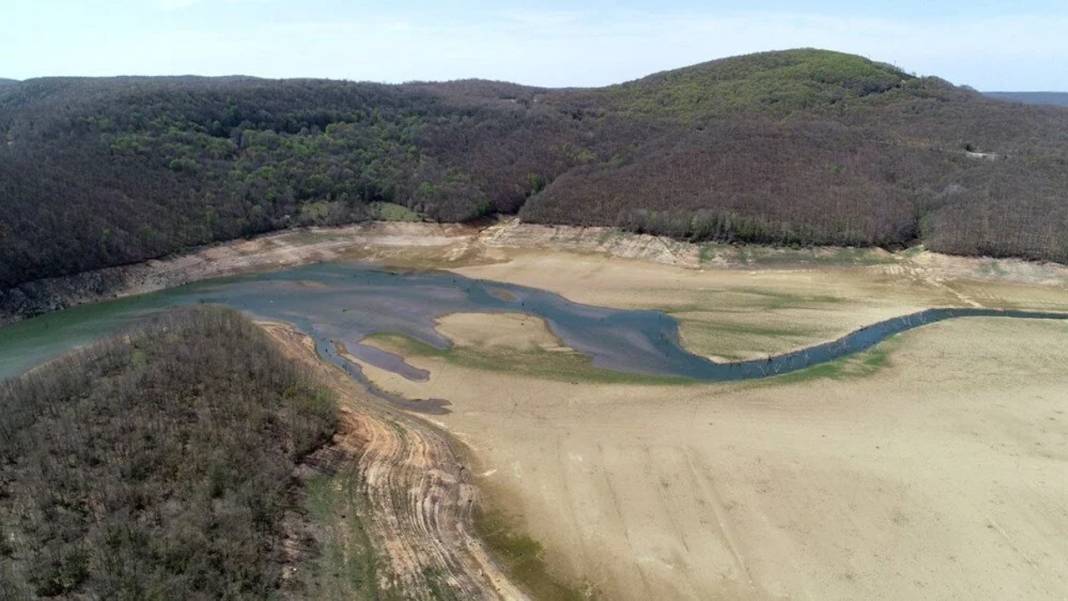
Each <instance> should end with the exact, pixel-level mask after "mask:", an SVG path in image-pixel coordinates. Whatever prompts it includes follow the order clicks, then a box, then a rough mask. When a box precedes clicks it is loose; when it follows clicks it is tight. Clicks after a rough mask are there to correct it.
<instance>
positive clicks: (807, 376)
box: [772, 335, 901, 384]
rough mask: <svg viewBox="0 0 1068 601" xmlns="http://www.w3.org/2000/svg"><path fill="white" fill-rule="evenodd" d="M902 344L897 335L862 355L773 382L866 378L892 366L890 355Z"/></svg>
mask: <svg viewBox="0 0 1068 601" xmlns="http://www.w3.org/2000/svg"><path fill="white" fill-rule="evenodd" d="M900 344H901V341H900V338H899V337H898V336H897V335H895V336H892V337H890V338H887V339H886V340H884V341H882V342H880V343H879V344H877V345H876V346H875V347H874V348H871V349H869V350H867V351H864V352H862V353H857V354H855V355H851V356H849V357H843V358H841V359H837V360H835V361H829V362H827V363H821V364H819V365H813V366H812V367H809V368H807V369H802V370H800V371H795V372H793V373H789V374H785V375H782V376H777V377H775V378H772V380H773V381H774V382H775V383H776V384H793V383H797V382H807V381H811V380H820V379H828V380H852V379H856V378H865V377H868V376H870V375H872V374H875V373H876V372H878V371H880V370H882V369H884V368H886V367H887V366H889V365H891V364H892V363H891V361H890V354H891V353H892V352H893V351H894V350H895V349H896V348H897V347H898V345H900Z"/></svg>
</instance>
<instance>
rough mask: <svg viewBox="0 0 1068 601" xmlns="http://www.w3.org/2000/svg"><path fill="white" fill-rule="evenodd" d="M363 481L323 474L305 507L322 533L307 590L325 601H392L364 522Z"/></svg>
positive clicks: (349, 474) (347, 474) (350, 474)
mask: <svg viewBox="0 0 1068 601" xmlns="http://www.w3.org/2000/svg"><path fill="white" fill-rule="evenodd" d="M358 485H359V481H358V479H357V476H356V473H355V471H354V470H345V471H342V472H339V473H337V474H336V475H333V476H327V475H318V476H315V477H313V478H311V479H310V480H309V481H308V482H307V485H306V490H307V497H306V499H305V503H304V507H305V510H306V511H307V512H308V517H309V518H310V519H311V520H312V522H313V523H314V524H315V525H316V527H318V528H320V529H322V531H323V532H324V534H325V536H324V537H323V541H322V547H321V548H320V554H319V556H318V557H316V558H315V560H314V561H313V562H312V563H311V565H310V566H309V567H308V568H307V569H306V570H305V573H304V575H303V579H304V582H305V583H306V584H305V588H304V590H307V591H308V592H309V593H311V594H312V596H313V597H314V598H315V599H322V600H325V601H333V600H337V601H350V600H356V601H364V600H367V601H370V600H378V599H389V598H392V597H389V596H386V595H384V593H383V592H382V591H379V590H378V585H377V578H376V563H377V559H376V556H375V553H374V548H373V546H372V544H371V540H370V538H369V537H368V535H367V531H366V530H364V528H363V524H362V523H361V521H360V515H361V513H362V511H361V507H360V500H361V498H362V497H361V496H360V492H359V487H358Z"/></svg>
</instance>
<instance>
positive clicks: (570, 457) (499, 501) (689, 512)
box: [365, 248, 1068, 600]
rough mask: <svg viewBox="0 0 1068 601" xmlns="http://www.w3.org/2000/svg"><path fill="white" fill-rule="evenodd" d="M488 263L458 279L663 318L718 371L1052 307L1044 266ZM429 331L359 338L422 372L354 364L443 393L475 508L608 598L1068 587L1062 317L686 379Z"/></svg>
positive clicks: (412, 389) (547, 347) (591, 260)
mask: <svg viewBox="0 0 1068 601" xmlns="http://www.w3.org/2000/svg"><path fill="white" fill-rule="evenodd" d="M493 254H495V260H494V261H485V262H481V263H478V264H473V265H467V266H458V267H453V268H454V269H455V270H456V271H458V272H459V273H462V274H464V275H467V276H470V277H478V278H485V279H490V280H499V281H502V282H509V283H515V284H522V285H526V286H533V287H539V288H545V289H548V290H552V291H555V292H557V293H560V294H562V295H563V296H565V297H567V298H569V299H571V300H575V301H579V302H585V303H594V304H598V305H606V306H615V307H625V308H657V309H662V310H665V311H668V312H669V313H671V314H672V315H675V316H677V317H679V318H680V319H681V320H682V322H683V328H682V336H683V342H684V343H685V344H686V345H687V346H688V347H689V349H690V350H691V351H694V352H698V353H701V354H705V355H708V356H714V357H738V358H744V357H751V356H754V355H756V356H759V354H761V353H766V352H781V351H783V350H789V349H790V348H795V347H796V346H800V345H805V344H812V343H814V342H819V341H822V340H826V339H829V338H834V337H837V336H840V335H841V334H842V333H844V332H847V331H849V330H851V329H854V328H856V327H860V326H863V325H864V324H867V323H871V322H872V321H875V320H878V319H884V318H886V317H890V316H893V315H900V314H902V313H905V312H909V311H913V310H917V309H920V308H923V307H928V306H988V307H1014V308H1017V307H1026V308H1036V309H1045V310H1064V309H1065V308H1068V292H1066V291H1065V287H1064V282H1063V280H1060V279H1058V278H1057V277H1054V276H1056V272H1053V273H1054V276H1050V274H1049V273H1046V274H1044V275H1043V276H1042V277H1034V276H1033V274H1030V273H1021V272H1026V271H1027V269H1028V268H1026V267H1024V268H1020V270H1018V271H1017V272H1015V273H1011V274H1008V275H1006V276H1005V277H1000V276H997V275H991V274H990V273H989V270H987V269H981V268H979V267H978V266H977V264H975V263H971V264H967V265H961V264H956V263H955V262H954V261H951V260H946V261H943V264H942V265H937V266H934V267H932V266H930V265H925V264H924V261H927V259H924V258H922V257H921V258H915V259H913V258H905V257H901V258H894V257H890V258H889V259H888V260H885V261H884V260H882V258H880V260H878V261H873V262H863V263H862V264H857V263H855V262H849V263H848V264H846V263H842V262H838V263H836V264H830V265H815V266H814V265H804V264H795V265H782V264H770V265H769V264H755V265H751V266H748V267H744V268H739V267H737V266H729V267H719V266H707V265H706V266H705V267H703V268H702V269H695V268H693V267H692V266H690V267H683V266H678V265H674V266H673V265H665V264H662V263H656V262H652V261H647V260H628V259H622V258H619V257H613V256H610V255H607V254H602V253H590V252H581V253H579V252H542V251H532V250H530V249H523V248H504V249H501V248H497V249H495V250H494V251H493ZM950 266H952V269H951V268H950ZM1005 269H1006V270H1010V269H1012V266H1009V267H1006V268H1005ZM978 292H982V295H981V296H980V295H979V294H978ZM517 324H522V325H517ZM439 332H440V333H442V334H443V335H445V336H446V337H449V338H451V339H452V341H453V342H454V344H455V346H454V347H453V350H452V351H450V352H446V353H434V354H429V353H421V352H420V351H419V350H418V349H417V348H415V347H413V346H411V345H406V344H403V341H402V340H400V339H396V338H388V337H387V338H376V339H374V340H369V341H368V344H372V345H377V346H380V347H381V348H383V349H385V350H390V351H393V352H397V353H400V354H402V355H404V356H405V359H406V360H407V361H409V362H410V363H411V364H413V365H415V366H416V367H418V368H420V369H425V370H427V372H428V373H429V374H430V375H429V379H428V380H427V381H426V382H413V381H409V380H406V379H404V378H402V377H399V376H397V375H395V374H392V373H390V372H387V371H384V370H380V369H376V368H374V367H372V366H366V368H365V369H366V373H367V374H368V376H369V377H370V378H371V379H372V380H373V381H374V382H375V383H376V385H378V386H380V387H382V388H384V389H387V390H390V391H392V392H395V393H398V394H401V395H403V396H409V397H411V398H422V397H443V398H447V399H448V400H449V401H450V402H451V403H452V405H451V406H450V409H451V410H452V412H451V413H449V414H446V415H441V416H435V417H433V418H432V419H433V420H434V421H435V422H437V423H438V424H440V425H441V426H443V427H444V428H446V429H447V430H448V431H449V432H451V433H452V434H453V435H455V436H456V437H457V438H458V439H459V440H461V441H462V442H464V443H465V444H466V445H467V446H468V447H469V448H470V449H471V451H472V454H473V456H474V457H475V458H476V459H477V460H478V462H479V463H480V468H479V471H480V474H481V475H480V478H479V479H478V484H479V485H480V487H481V488H482V489H483V490H484V491H485V492H486V494H488V495H489V498H490V499H491V501H492V502H491V505H492V506H494V507H497V508H499V509H500V510H502V511H505V512H507V513H509V514H510V516H511V519H513V520H514V522H515V524H517V525H518V526H519V527H521V528H523V529H524V530H525V531H526V532H527V533H529V534H530V535H531V536H533V537H534V538H535V539H537V540H538V541H539V542H541V543H542V544H543V545H544V547H545V550H546V557H547V558H548V559H549V561H550V565H551V566H552V568H553V569H554V570H556V571H557V572H558V574H560V575H561V576H562V577H566V578H567V579H568V580H570V581H572V582H575V583H578V585H579V586H580V587H581V586H584V587H586V588H588V589H589V590H592V591H595V592H598V593H599V594H600V595H602V596H603V597H604V598H610V599H717V598H724V599H786V598H789V599H843V600H844V599H887V600H889V599H902V598H924V599H961V598H969V599H1006V598H1027V599H1061V598H1063V594H1064V591H1065V590H1068V567H1066V566H1068V540H1066V539H1065V538H1064V537H1063V536H1059V535H1058V534H1057V533H1062V532H1068V510H1066V509H1065V508H1066V507H1068V479H1066V478H1064V474H1065V473H1066V472H1068V370H1066V369H1065V368H1064V365H1068V344H1066V342H1068V324H1065V323H1063V322H1058V321H1053V320H1049V321H1046V320H1038V321H1029V320H1006V319H988V318H965V319H959V320H952V321H949V322H942V323H938V324H934V325H930V326H925V327H923V328H919V329H916V330H912V331H909V332H906V333H903V334H900V335H897V336H895V337H893V338H891V339H889V340H887V341H885V342H883V343H881V344H880V345H878V346H876V347H875V348H873V349H871V350H869V351H867V352H864V353H861V354H858V355H855V356H852V357H849V358H847V359H844V360H840V361H837V362H835V363H832V364H829V365H826V366H819V367H816V368H813V369H810V370H808V371H803V372H798V373H795V374H791V375H787V376H783V377H779V378H772V379H768V380H761V381H751V382H744V383H733V384H732V383H723V384H685V385H680V384H677V383H670V384H666V383H657V382H640V381H639V382H606V381H603V380H596V379H593V378H584V377H583V374H582V372H581V371H578V370H573V371H567V370H559V369H545V370H538V369H537V368H530V369H511V368H510V367H509V366H511V365H513V364H514V363H515V361H516V358H517V357H521V358H522V359H523V361H524V362H526V363H528V364H532V365H534V364H537V362H538V361H539V357H542V358H544V359H545V360H546V361H548V362H549V364H552V362H553V361H556V362H559V361H561V356H564V357H566V356H567V355H569V353H567V352H566V349H565V350H564V351H561V350H560V349H559V347H558V345H557V344H556V343H555V341H554V340H553V339H552V337H551V336H550V335H549V333H548V332H546V331H545V329H544V325H543V324H541V323H540V322H539V321H538V320H535V319H531V318H527V317H523V316H520V315H513V316H511V317H507V318H503V317H501V316H494V317H489V316H485V315H482V316H479V315H460V316H453V317H451V318H448V319H446V320H443V322H442V323H440V324H439ZM524 332H530V334H529V335H528V336H527V337H525V338H524ZM505 335H506V336H505ZM502 337H505V338H507V340H508V342H507V343H503V342H502V341H501V338H502ZM472 357H482V360H478V361H476V360H472ZM495 359H497V360H495Z"/></svg>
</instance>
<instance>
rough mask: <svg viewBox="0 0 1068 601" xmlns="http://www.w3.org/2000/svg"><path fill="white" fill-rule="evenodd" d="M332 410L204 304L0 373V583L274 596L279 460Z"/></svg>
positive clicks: (321, 395)
mask: <svg viewBox="0 0 1068 601" xmlns="http://www.w3.org/2000/svg"><path fill="white" fill-rule="evenodd" d="M335 419H336V418H335V411H334V405H333V401H332V399H331V398H330V396H328V394H327V393H326V392H324V390H323V389H321V388H319V387H318V386H317V385H316V384H315V383H314V382H313V381H311V380H310V379H309V378H308V377H306V375H305V374H304V373H302V372H301V371H299V370H298V369H297V368H295V367H294V366H293V364H291V363H290V362H288V361H287V360H286V359H285V358H284V357H283V356H282V355H281V353H280V352H279V351H278V350H277V349H275V348H274V347H273V346H272V344H271V343H270V342H269V341H268V340H267V339H266V337H265V334H263V333H262V332H261V331H260V330H259V329H258V328H256V327H255V326H254V325H253V324H251V323H250V322H249V321H247V320H246V319H244V318H243V317H241V316H240V315H238V314H236V313H234V312H232V311H229V310H224V309H218V308H210V307H201V308H196V309H188V310H180V311H176V312H173V313H168V314H165V315H163V316H162V317H159V318H157V319H155V320H154V321H153V322H152V323H150V324H149V325H147V326H145V327H143V329H140V330H137V331H132V332H130V333H128V334H127V335H125V336H123V337H120V338H116V339H114V340H111V341H109V342H104V343H100V344H97V345H95V346H92V347H90V348H88V349H85V350H82V351H78V352H76V353H74V354H73V355H70V356H67V357H65V358H61V359H59V360H56V361H54V362H52V363H49V364H47V365H45V366H43V367H41V368H39V369H37V370H35V371H33V372H31V373H30V374H27V375H25V376H22V377H21V378H19V379H15V380H11V381H8V382H3V383H0V599H40V598H52V599H114V600H129V601H135V600H136V601H141V600H145V599H190V600H195V599H203V600H208V599H257V600H260V599H270V598H276V597H277V596H278V595H279V593H280V590H283V589H281V587H283V585H284V584H285V583H284V581H283V575H282V568H283V565H285V562H287V561H292V558H289V557H287V550H286V546H285V536H286V529H285V528H284V527H283V521H284V519H289V520H292V518H291V517H288V518H287V517H286V516H287V513H292V512H293V510H294V509H296V503H297V498H296V492H295V488H296V487H298V486H299V484H298V482H297V481H296V479H295V478H294V477H293V470H294V468H295V466H296V464H297V463H298V462H299V461H300V460H301V458H302V457H304V456H305V455H306V454H308V453H309V452H311V451H312V450H313V449H315V448H317V447H318V446H320V445H322V444H323V443H324V442H325V441H327V440H328V439H329V437H330V436H331V435H332V433H333V431H334V427H335ZM291 529H292V527H291V526H290V530H291ZM299 582H300V581H299V579H293V580H292V581H291V583H290V584H288V585H286V586H299ZM288 592H291V593H296V594H297V595H298V596H299V595H300V591H288Z"/></svg>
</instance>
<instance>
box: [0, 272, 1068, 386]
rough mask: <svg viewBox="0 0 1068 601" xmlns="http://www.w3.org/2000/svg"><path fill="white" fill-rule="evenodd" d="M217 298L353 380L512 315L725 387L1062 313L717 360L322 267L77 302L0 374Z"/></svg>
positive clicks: (517, 296) (638, 365)
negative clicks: (288, 329) (897, 342)
mask: <svg viewBox="0 0 1068 601" xmlns="http://www.w3.org/2000/svg"><path fill="white" fill-rule="evenodd" d="M194 303H216V304H221V305H226V306H229V307H233V308H235V309H239V310H241V311H244V312H246V313H249V314H251V315H253V316H255V317H259V318H263V319H270V320H277V321H283V322H287V323H290V324H292V325H293V326H295V327H296V328H298V329H300V330H301V331H303V332H304V333H306V334H308V335H310V336H311V337H312V338H313V339H314V340H315V343H316V346H317V348H318V349H319V353H320V354H321V355H322V356H323V357H325V358H326V359H328V360H330V361H333V362H334V363H336V364H338V365H340V366H342V367H343V368H345V369H346V370H347V371H348V372H349V373H350V374H352V375H353V376H354V377H356V378H359V379H361V380H362V379H363V377H362V374H361V373H360V371H359V368H358V367H357V366H355V365H354V364H352V363H351V362H349V361H347V360H345V359H344V358H342V357H340V356H339V355H338V352H337V349H338V348H339V345H343V347H344V348H345V349H347V351H348V352H349V353H351V354H352V355H353V356H355V357H357V358H359V359H360V360H362V361H365V362H367V363H369V364H372V365H375V366H377V367H381V368H383V369H387V370H390V371H393V372H396V373H399V374H401V375H403V376H405V377H408V378H412V379H419V378H421V377H425V374H424V373H422V372H421V371H420V370H418V369H416V368H415V367H413V366H411V365H408V364H407V363H405V362H404V360H403V359H402V358H400V357H397V356H395V355H392V354H390V353H386V352H383V351H380V350H378V349H375V348H373V347H370V346H367V345H364V344H362V343H361V341H362V340H363V339H364V338H365V337H367V336H369V335H371V334H377V333H393V334H401V335H404V336H408V337H411V338H413V339H415V340H418V341H420V342H423V343H426V344H429V345H432V346H434V347H435V348H439V349H444V348H447V347H448V345H449V341H448V340H447V339H445V338H444V337H442V336H441V335H440V334H439V333H438V332H437V331H436V330H435V327H434V323H435V320H436V319H438V318H440V317H442V316H444V315H447V314H450V313H457V312H462V313H472V312H483V313H485V312H523V313H529V314H531V315H535V316H538V317H541V318H543V319H544V320H545V321H546V322H547V323H548V324H549V327H550V328H551V329H552V331H553V332H554V333H555V334H556V335H557V336H559V337H560V338H561V339H562V340H563V341H564V343H565V344H567V345H568V346H570V347H572V348H574V349H575V350H577V351H579V352H581V353H584V354H586V355H587V356H589V357H590V358H591V359H592V361H593V364H594V365H595V366H597V367H601V368H605V369H610V370H615V371H620V372H628V373H639V374H651V375H659V376H678V377H684V378H692V379H695V380H708V381H727V380H744V379H752V378H763V377H768V376H772V375H778V374H784V373H789V372H792V371H797V370H800V369H805V368H807V367H811V366H813V365H817V364H820V363H824V362H827V361H832V360H834V359H838V358H840V357H843V356H846V355H849V354H851V353H856V352H859V351H863V350H865V349H868V348H871V347H872V346H874V345H875V344H877V343H879V342H880V341H882V340H884V339H886V338H887V337H889V336H892V335H894V334H897V333H900V332H903V331H906V330H910V329H912V328H916V327H920V326H923V325H926V324H929V323H934V322H937V321H942V320H945V319H950V318H959V317H975V316H979V317H1008V318H1025V319H1068V314H1066V313H1046V312H1039V311H1002V310H997V309H976V308H938V309H929V310H926V311H921V312H918V313H914V314H911V315H905V316H902V317H897V318H893V319H888V320H886V321H882V322H879V323H875V324H872V325H870V326H868V327H865V328H863V329H861V330H858V331H855V332H852V333H850V334H848V335H846V336H843V337H842V338H840V339H838V340H835V341H832V342H828V343H824V344H819V345H816V346H812V347H809V348H805V349H802V350H797V351H794V352H790V353H786V354H782V355H778V356H773V357H769V358H766V359H758V360H752V361H743V362H737V363H716V362H713V361H710V360H709V359H706V358H704V357H700V356H697V355H694V354H692V353H690V352H688V351H686V350H685V349H683V348H682V346H681V345H680V344H679V337H678V323H677V322H676V321H675V320H674V319H673V318H671V317H670V316H668V315H666V314H664V313H662V312H660V311H635V310H621V309H610V308H605V307H595V306H590V305H583V304H579V303H574V302H571V301H569V300H567V299H565V298H563V297H561V296H560V295H558V294H554V293H551V292H547V291H544V290H539V289H536V288H529V287H525V286H518V285H513V284H502V283H495V282H488V281H482V280H475V279H470V278H465V277H463V276H460V275H456V274H453V273H448V272H440V271H424V272H403V273H398V272H391V271H384V270H381V269H379V268H375V267H371V266H367V265H360V264H348V263H344V264H342V263H324V264H318V265H310V266H305V267H299V268H295V269H289V270H286V271H279V272H274V273H267V274H257V275H250V276H242V277H235V278H226V279H219V280H209V281H204V282H199V283H196V284H190V285H187V286H181V287H178V288H173V289H170V290H166V291H162V292H157V293H152V294H146V295H141V296H136V297H130V298H125V299H120V300H116V301H109V302H104V303H96V304H93V305H85V306H81V307H76V308H73V309H68V310H65V311H59V312H56V313H52V314H48V315H44V316H41V317H37V318H34V319H30V320H26V321H23V322H19V323H16V324H14V325H11V326H7V327H4V328H0V378H3V377H10V376H12V375H17V374H19V373H21V372H23V371H25V370H26V369H29V368H31V367H33V366H34V365H37V364H39V363H41V362H43V361H46V360H48V359H50V358H52V357H55V356H58V355H59V354H62V353H63V352H65V351H67V350H70V349H72V348H75V347H77V346H80V345H83V344H86V343H89V342H92V341H93V340H95V339H98V338H100V337H103V336H106V335H108V334H111V333H114V332H116V331H118V330H120V329H121V328H123V327H124V326H126V325H128V324H131V323H133V322H136V321H137V320H139V319H143V318H144V317H145V316H147V315H150V314H151V313H154V312H157V311H160V310H162V309H165V308H167V307H172V306H180V305H189V304H194Z"/></svg>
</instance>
